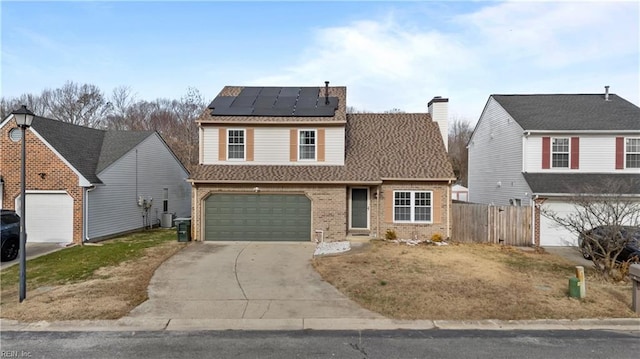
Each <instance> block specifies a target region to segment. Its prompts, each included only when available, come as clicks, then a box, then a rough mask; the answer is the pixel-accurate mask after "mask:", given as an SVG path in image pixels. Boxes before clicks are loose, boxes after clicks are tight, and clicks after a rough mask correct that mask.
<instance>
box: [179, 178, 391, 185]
mask: <svg viewBox="0 0 640 359" xmlns="http://www.w3.org/2000/svg"><path fill="white" fill-rule="evenodd" d="M187 182H189V183H191V184H197V183H203V184H255V183H264V184H346V185H379V184H382V181H255V180H197V179H192V178H189V179H187Z"/></svg>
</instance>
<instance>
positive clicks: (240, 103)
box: [231, 96, 256, 107]
mask: <svg viewBox="0 0 640 359" xmlns="http://www.w3.org/2000/svg"><path fill="white" fill-rule="evenodd" d="M255 101H256V96H238V97H236V99H235V100H234V101H233V103H232V104H231V107H252V106H253V103H254V102H255Z"/></svg>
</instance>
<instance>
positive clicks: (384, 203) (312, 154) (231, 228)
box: [190, 83, 455, 241]
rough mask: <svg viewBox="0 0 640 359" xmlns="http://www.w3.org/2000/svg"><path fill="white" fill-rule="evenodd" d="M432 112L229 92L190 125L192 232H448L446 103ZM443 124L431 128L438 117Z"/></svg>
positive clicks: (266, 91)
mask: <svg viewBox="0 0 640 359" xmlns="http://www.w3.org/2000/svg"><path fill="white" fill-rule="evenodd" d="M428 106H429V110H430V111H429V112H430V113H414V114H407V113H393V114H390V113H384V114H374V113H364V114H348V113H347V112H346V108H347V106H346V88H345V87H333V86H332V87H329V86H328V83H327V85H326V86H325V87H236V86H227V87H225V88H224V89H222V91H221V92H220V93H219V95H218V96H217V97H216V98H215V99H214V100H213V101H212V102H211V104H210V105H209V106H208V108H207V109H206V111H205V112H204V113H203V115H202V116H201V118H200V119H199V121H198V124H199V131H200V165H199V166H197V167H196V169H195V170H194V171H193V173H192V175H191V178H190V181H191V183H192V185H193V189H192V196H193V198H192V200H193V213H192V219H193V222H192V223H193V227H192V229H193V237H194V238H196V239H198V240H207V241H229V240H232V241H243V240H250V241H310V240H314V239H315V240H324V241H337V240H344V239H345V238H347V237H348V236H350V235H361V236H365V237H367V236H368V237H381V236H384V234H385V233H386V231H387V230H393V231H395V232H396V234H397V235H398V237H399V238H416V237H418V238H422V239H424V238H430V236H432V235H433V234H436V233H437V234H440V235H441V236H443V237H445V238H446V237H447V236H448V235H449V231H450V202H451V191H450V185H451V183H452V181H454V180H455V177H454V174H453V170H452V167H451V164H450V163H449V161H448V159H447V155H446V151H445V145H444V141H443V134H444V137H445V138H446V121H447V106H448V100H447V99H443V98H434V99H433V100H432V101H431V102H429V105H428ZM434 119H435V120H436V121H437V120H439V123H438V122H436V121H434Z"/></svg>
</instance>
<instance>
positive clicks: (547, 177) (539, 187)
mask: <svg viewBox="0 0 640 359" xmlns="http://www.w3.org/2000/svg"><path fill="white" fill-rule="evenodd" d="M524 179H525V180H526V181H527V183H528V184H529V187H530V188H531V191H533V193H549V194H551V193H555V194H571V193H585V191H589V192H597V193H594V194H635V195H638V194H640V176H639V175H638V174H637V173H619V174H612V173H524ZM614 188H616V189H617V188H619V190H616V191H615V192H618V191H620V192H622V193H610V191H612V189H614Z"/></svg>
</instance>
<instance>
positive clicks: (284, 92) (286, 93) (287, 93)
mask: <svg viewBox="0 0 640 359" xmlns="http://www.w3.org/2000/svg"><path fill="white" fill-rule="evenodd" d="M298 93H300V87H283V88H282V89H281V90H280V97H298Z"/></svg>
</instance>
